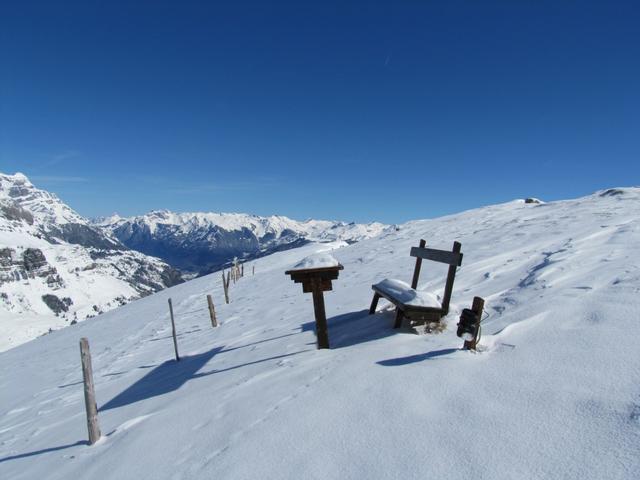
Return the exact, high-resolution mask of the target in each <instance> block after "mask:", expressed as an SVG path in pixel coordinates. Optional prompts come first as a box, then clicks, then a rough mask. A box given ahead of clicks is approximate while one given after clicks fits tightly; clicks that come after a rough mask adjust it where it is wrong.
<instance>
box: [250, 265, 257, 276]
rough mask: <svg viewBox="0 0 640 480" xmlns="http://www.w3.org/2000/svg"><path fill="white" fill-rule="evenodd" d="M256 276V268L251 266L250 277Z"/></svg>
mask: <svg viewBox="0 0 640 480" xmlns="http://www.w3.org/2000/svg"><path fill="white" fill-rule="evenodd" d="M255 274H256V266H255V265H252V266H251V275H255Z"/></svg>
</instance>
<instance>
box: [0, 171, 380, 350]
mask: <svg viewBox="0 0 640 480" xmlns="http://www.w3.org/2000/svg"><path fill="white" fill-rule="evenodd" d="M387 228H389V227H387V226H386V225H383V224H380V223H371V224H367V225H359V224H355V223H344V222H329V221H317V220H307V221H304V222H297V221H295V220H291V219H289V218H286V217H280V216H272V217H257V216H254V215H246V214H234V213H179V214H178V213H172V212H168V211H154V212H151V213H149V214H147V215H142V216H139V217H132V218H121V217H119V216H112V217H109V218H103V219H100V220H93V221H92V220H89V219H87V218H84V217H82V216H81V215H79V214H78V213H77V212H75V211H74V210H73V209H72V208H70V207H69V206H68V205H66V204H65V203H64V202H62V201H61V200H60V199H59V198H58V197H57V196H56V195H54V194H52V193H50V192H47V191H45V190H41V189H39V188H36V187H35V186H34V185H33V184H32V183H31V182H30V181H29V179H28V178H27V177H26V176H24V175H22V174H20V173H16V174H15V175H6V174H2V173H0V327H1V328H2V332H3V338H2V339H0V351H2V350H5V349H6V348H10V347H11V346H13V345H17V344H19V343H23V342H24V341H26V340H28V339H30V338H33V337H35V336H38V335H41V334H42V333H46V332H47V331H49V329H56V328H60V327H62V326H65V325H69V324H70V323H73V322H75V321H78V320H83V319H85V318H87V317H91V316H94V315H97V314H98V313H101V312H103V311H106V310H109V309H112V308H115V307H117V306H120V305H124V304H125V303H127V302H129V301H131V300H134V299H136V298H140V297H142V296H146V295H148V294H150V293H153V292H156V291H159V290H162V289H164V288H166V287H170V286H172V285H175V284H178V283H181V282H183V281H184V278H189V277H194V276H197V275H201V274H205V273H209V272H211V271H214V270H216V269H218V268H220V267H222V266H224V265H227V264H228V263H229V262H230V261H231V260H232V259H233V258H234V257H238V258H240V259H244V260H248V259H253V258H257V257H260V256H263V255H268V254H270V253H273V252H276V251H279V250H285V249H289V248H294V247H298V246H300V245H304V244H306V243H308V242H311V241H318V242H323V241H327V242H328V241H336V240H338V241H344V242H346V243H353V242H357V241H359V240H362V239H364V238H369V237H373V236H376V235H379V234H380V233H381V232H383V231H384V230H385V229H387Z"/></svg>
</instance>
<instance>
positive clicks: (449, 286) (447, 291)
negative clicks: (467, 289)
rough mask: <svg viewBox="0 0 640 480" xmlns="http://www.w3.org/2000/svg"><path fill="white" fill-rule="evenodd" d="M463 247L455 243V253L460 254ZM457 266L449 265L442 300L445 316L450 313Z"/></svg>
mask: <svg viewBox="0 0 640 480" xmlns="http://www.w3.org/2000/svg"><path fill="white" fill-rule="evenodd" d="M461 248H462V245H461V244H460V242H453V253H460V249H461ZM457 268H458V266H457V265H449V273H448V274H447V282H446V284H445V286H444V295H443V298H442V312H443V314H444V316H446V315H447V313H449V302H451V293H452V292H453V281H454V280H455V278H456V269H457Z"/></svg>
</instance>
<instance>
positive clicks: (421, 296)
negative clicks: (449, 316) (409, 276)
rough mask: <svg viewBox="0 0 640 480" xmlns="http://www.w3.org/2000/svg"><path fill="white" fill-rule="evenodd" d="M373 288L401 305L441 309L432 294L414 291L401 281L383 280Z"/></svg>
mask: <svg viewBox="0 0 640 480" xmlns="http://www.w3.org/2000/svg"><path fill="white" fill-rule="evenodd" d="M373 287H374V288H375V289H377V290H379V291H380V293H382V294H383V296H389V297H391V298H393V299H395V300H396V301H398V302H400V303H402V304H403V305H407V306H411V307H423V308H441V307H442V305H441V304H440V302H439V301H438V298H437V297H436V296H435V295H434V294H433V293H430V292H423V291H419V290H414V289H413V288H411V286H410V285H409V284H408V283H406V282H403V281H402V280H396V279H394V278H385V279H384V280H382V281H381V282H380V283H376V284H375V285H374V286H373Z"/></svg>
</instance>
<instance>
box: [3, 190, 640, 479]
mask: <svg viewBox="0 0 640 480" xmlns="http://www.w3.org/2000/svg"><path fill="white" fill-rule="evenodd" d="M420 238H425V239H426V240H427V244H428V245H429V246H432V247H434V248H448V247H449V246H450V245H451V243H452V242H453V241H454V240H458V241H460V242H461V243H462V251H463V252H464V261H463V265H462V267H461V268H460V270H459V273H458V275H457V277H456V282H455V287H454V292H453V299H452V308H451V313H450V314H449V316H448V317H447V318H446V321H447V323H448V328H447V329H446V330H445V331H444V332H443V333H441V334H438V335H424V336H417V335H413V334H408V333H406V332H402V331H396V330H393V329H392V328H391V324H392V322H393V313H392V312H391V311H390V309H389V308H387V309H386V310H385V309H383V311H382V312H380V313H377V314H375V315H372V316H369V315H368V314H367V307H368V304H369V301H370V299H371V294H372V292H371V284H373V283H376V282H378V281H380V280H382V279H383V278H387V277H390V278H398V279H401V280H410V277H411V273H412V267H413V260H414V259H413V258H411V257H410V256H409V250H410V248H411V247H412V246H415V245H417V243H418V241H419V239H420ZM330 248H332V247H331V245H329V244H325V245H319V244H310V245H307V246H304V247H302V248H300V249H296V250H291V251H287V252H281V253H277V254H274V255H271V256H269V257H265V258H262V259H260V260H258V261H256V262H255V267H256V274H255V276H247V275H245V277H244V278H242V279H241V280H240V281H239V282H237V283H236V284H235V285H232V286H231V304H229V305H225V304H224V303H223V302H221V298H222V285H221V281H220V279H219V278H218V275H211V276H206V277H202V278H199V279H196V280H193V281H191V282H188V283H186V284H182V285H178V286H176V287H172V288H170V289H168V290H164V291H162V292H160V293H157V294H154V295H152V296H149V297H146V298H144V299H141V300H138V301H136V302H133V303H131V304H128V305H126V306H124V307H121V308H119V309H117V310H115V311H111V312H108V313H106V314H104V315H101V316H100V317H99V318H96V319H90V320H88V321H86V322H83V323H81V324H78V325H75V326H73V327H71V328H68V329H64V330H61V331H57V332H54V333H52V334H50V335H47V336H45V337H41V338H38V339H36V340H34V341H32V342H30V343H28V344H25V345H23V346H20V347H18V348H16V349H13V350H11V351H8V352H4V353H2V354H0V372H1V373H0V477H2V478H11V479H15V480H17V479H31V478H48V479H68V478H106V479H109V478H113V479H129V478H173V479H189V478H193V479H195V478H225V479H234V480H237V479H253V478H263V479H300V478H310V479H313V478H318V479H320V478H322V479H326V478H340V479H362V478H376V479H397V478H405V479H424V478H447V479H468V478H473V477H475V478H581V479H601V478H607V479H635V478H638V476H640V457H639V456H638V445H639V440H640V355H638V351H637V350H638V348H637V343H638V342H637V340H636V337H637V335H638V334H637V328H638V325H639V323H638V318H639V313H640V295H639V293H640V189H637V188H624V189H616V190H611V191H603V192H598V193H596V194H594V195H591V196H588V197H585V198H581V199H577V200H571V201H562V202H550V203H539V204H536V203H525V202H524V201H523V200H519V201H514V202H510V203H506V204H502V205H496V206H491V207H486V208H480V209H476V210H472V211H468V212H464V213H461V214H458V215H452V216H448V217H444V218H439V219H435V220H425V221H416V222H411V223H408V224H406V225H404V226H402V228H401V229H400V230H399V231H397V232H396V231H393V232H386V233H384V234H382V235H381V236H380V237H377V238H373V239H370V240H364V241H362V242H360V243H357V244H354V245H351V246H347V247H341V248H336V249H334V250H333V251H331V254H332V255H333V256H334V257H335V258H336V259H337V260H338V261H339V262H340V263H341V264H342V265H344V271H343V272H342V273H341V275H340V278H339V279H338V280H337V281H335V282H334V290H333V291H332V292H327V294H326V295H325V301H326V308H327V316H328V318H329V334H330V337H331V343H332V349H331V350H323V351H319V350H316V349H315V341H314V334H313V313H312V306H311V298H310V295H303V294H302V293H301V292H300V288H299V285H295V284H294V283H293V282H291V281H290V280H289V279H288V278H287V277H286V276H285V275H284V271H285V270H286V269H288V268H290V267H291V266H292V265H295V264H296V263H297V262H298V261H300V260H301V259H302V258H304V257H305V256H307V255H310V254H312V253H315V252H317V251H319V250H324V251H327V250H328V249H330ZM438 267H439V266H437V265H436V266H432V265H427V264H425V265H423V271H422V275H421V280H422V281H421V283H420V285H419V287H418V289H419V290H421V291H428V292H432V293H434V294H436V295H437V294H440V295H441V294H442V290H443V287H444V285H443V283H444V282H443V278H444V272H443V271H441V270H440V269H439V268H438ZM442 268H445V269H446V266H443V267H442ZM246 271H247V269H245V272H246ZM206 294H212V295H213V297H214V301H215V302H216V310H217V313H218V319H219V321H220V322H221V326H220V327H218V328H216V329H212V328H211V326H210V323H209V319H208V314H207V311H206V300H205V295H206ZM474 295H479V296H482V297H484V298H485V300H486V310H487V312H488V313H489V316H488V318H486V319H485V320H484V322H483V336H482V339H481V342H480V346H481V349H480V351H479V352H478V353H471V352H466V351H461V350H460V349H459V347H460V345H461V343H462V341H461V340H460V339H458V338H457V337H456V336H455V323H456V319H457V316H458V315H459V312H460V310H461V309H462V308H464V307H467V306H469V305H470V302H471V299H472V297H473V296H474ZM169 297H171V298H172V300H173V304H174V307H175V309H176V321H177V324H178V332H179V338H178V341H179V348H180V352H181V355H182V356H183V360H182V361H181V362H179V363H176V362H174V361H173V360H172V354H173V352H172V349H173V347H172V340H171V337H170V329H171V327H170V325H169V320H168V312H167V299H168V298H169ZM383 305H384V304H383V303H381V306H383ZM82 336H86V337H88V338H89V340H90V342H91V349H92V353H93V364H94V369H95V373H94V375H95V381H96V388H97V398H98V403H99V408H100V413H99V415H100V424H101V428H102V432H103V435H104V438H103V439H101V441H100V442H99V443H98V444H97V445H95V446H93V447H88V446H86V445H85V444H84V443H83V442H84V441H85V439H86V428H85V420H84V411H83V408H84V406H83V398H82V385H81V383H80V381H81V372H80V365H79V352H78V339H79V338H80V337H82Z"/></svg>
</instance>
